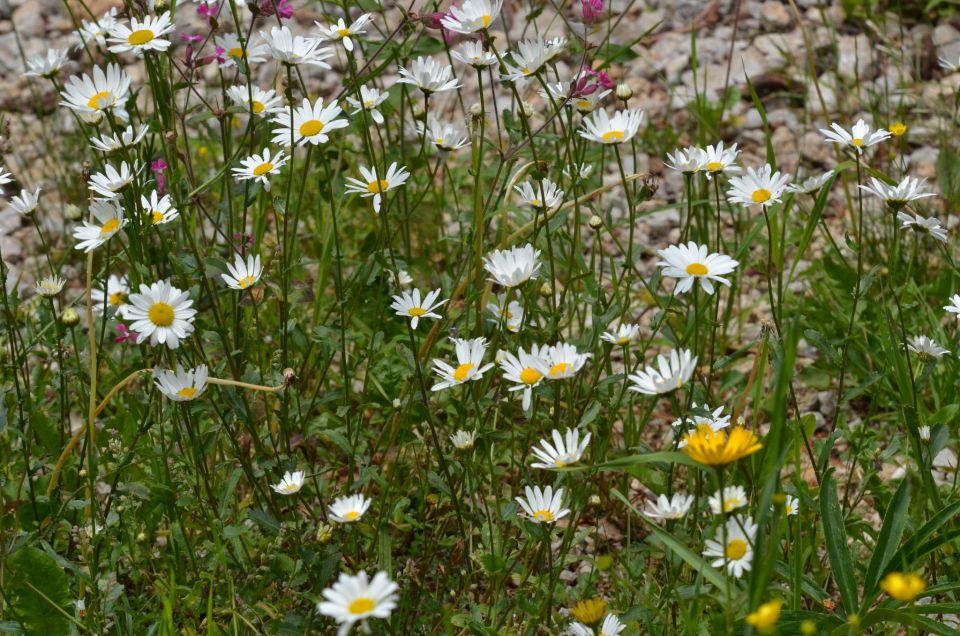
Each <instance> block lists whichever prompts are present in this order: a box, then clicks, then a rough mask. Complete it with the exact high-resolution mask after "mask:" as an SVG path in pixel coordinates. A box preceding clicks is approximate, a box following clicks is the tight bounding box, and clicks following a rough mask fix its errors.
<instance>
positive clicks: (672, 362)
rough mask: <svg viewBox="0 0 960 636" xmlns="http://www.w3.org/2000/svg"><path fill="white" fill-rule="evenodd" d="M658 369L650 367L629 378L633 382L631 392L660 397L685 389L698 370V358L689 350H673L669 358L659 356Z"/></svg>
mask: <svg viewBox="0 0 960 636" xmlns="http://www.w3.org/2000/svg"><path fill="white" fill-rule="evenodd" d="M657 367H658V368H654V367H653V366H648V367H646V368H644V369H642V370H640V371H638V372H637V373H635V374H632V375H629V376H627V379H629V380H630V381H631V382H633V385H632V386H630V390H631V391H636V392H637V393H643V394H644V395H660V394H663V393H669V392H671V391H673V390H674V389H678V388H681V387H683V385H684V384H686V383H687V382H689V381H690V378H691V377H692V376H693V372H694V371H695V370H696V368H697V356H694V355H691V354H690V351H689V350H687V349H680V350H679V351H678V350H677V349H673V350H672V351H671V352H670V357H669V358H667V357H666V356H664V355H663V354H661V355H659V356H657Z"/></svg>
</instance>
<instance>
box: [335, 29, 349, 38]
mask: <svg viewBox="0 0 960 636" xmlns="http://www.w3.org/2000/svg"><path fill="white" fill-rule="evenodd" d="M337 35H339V36H340V37H342V38H345V37H347V36H348V35H350V29H337Z"/></svg>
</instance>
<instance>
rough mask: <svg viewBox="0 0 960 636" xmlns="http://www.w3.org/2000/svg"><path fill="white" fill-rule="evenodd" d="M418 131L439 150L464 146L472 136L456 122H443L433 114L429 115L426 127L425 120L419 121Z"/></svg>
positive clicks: (447, 150) (445, 150)
mask: <svg viewBox="0 0 960 636" xmlns="http://www.w3.org/2000/svg"><path fill="white" fill-rule="evenodd" d="M417 133H418V134H420V135H421V136H426V138H427V140H428V141H429V142H430V143H432V144H433V145H434V146H435V147H436V148H437V150H441V151H444V152H449V151H451V150H457V149H459V148H463V147H464V146H466V145H467V144H468V143H470V137H469V136H468V135H467V132H466V131H465V130H464V129H463V128H461V127H460V126H457V125H456V124H452V123H447V122H441V121H440V120H438V119H437V118H436V117H434V116H433V115H432V114H430V115H427V126H426V129H424V125H423V122H417Z"/></svg>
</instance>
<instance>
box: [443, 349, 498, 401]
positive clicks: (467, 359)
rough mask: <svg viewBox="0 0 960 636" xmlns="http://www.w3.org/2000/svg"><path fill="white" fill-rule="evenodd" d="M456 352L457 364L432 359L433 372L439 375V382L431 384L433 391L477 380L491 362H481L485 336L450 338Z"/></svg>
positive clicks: (491, 365)
mask: <svg viewBox="0 0 960 636" xmlns="http://www.w3.org/2000/svg"><path fill="white" fill-rule="evenodd" d="M451 340H452V341H453V344H454V348H455V350H456V353H457V366H456V367H453V366H451V365H449V364H447V363H446V362H444V361H443V360H437V359H434V361H433V366H434V369H433V370H434V372H435V373H436V374H437V375H439V376H440V382H437V383H436V384H434V385H433V389H432V390H433V391H442V390H443V389H448V388H450V387H452V386H458V385H460V384H464V383H466V382H470V381H471V380H479V379H480V378H481V377H482V376H483V374H484V373H485V372H487V371H488V370H489V369H490V368H491V367H493V363H492V362H490V363H487V364H483V356H484V354H485V353H486V352H487V341H486V339H485V338H482V337H481V338H473V339H472V340H462V339H460V338H451Z"/></svg>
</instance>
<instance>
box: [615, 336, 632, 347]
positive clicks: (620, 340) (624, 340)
mask: <svg viewBox="0 0 960 636" xmlns="http://www.w3.org/2000/svg"><path fill="white" fill-rule="evenodd" d="M617 344H618V345H621V346H623V345H625V344H630V338H628V337H627V336H620V337H619V338H617Z"/></svg>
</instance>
